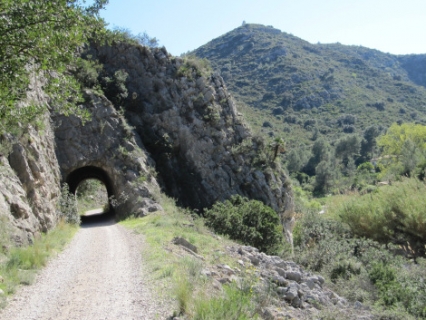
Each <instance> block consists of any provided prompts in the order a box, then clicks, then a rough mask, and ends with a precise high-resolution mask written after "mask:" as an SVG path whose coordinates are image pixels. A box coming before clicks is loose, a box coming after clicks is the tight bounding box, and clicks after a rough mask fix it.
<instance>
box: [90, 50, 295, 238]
mask: <svg viewBox="0 0 426 320" xmlns="http://www.w3.org/2000/svg"><path fill="white" fill-rule="evenodd" d="M92 53H93V55H94V56H96V57H97V58H98V59H99V60H100V61H101V62H102V63H103V64H104V68H105V69H106V70H107V72H108V73H109V74H110V75H111V76H112V75H114V73H115V72H117V71H118V70H121V71H125V72H126V73H127V74H128V75H129V76H128V78H127V82H126V86H127V88H128V90H129V97H128V98H127V100H125V101H124V103H123V105H124V107H125V110H126V112H125V117H126V118H127V119H128V121H129V122H130V123H131V124H132V125H133V126H134V127H135V128H136V131H137V132H138V133H139V135H140V137H141V140H142V142H143V144H144V145H145V147H146V149H147V150H148V152H149V153H150V154H151V155H152V157H153V159H154V160H155V162H156V170H157V172H158V173H159V179H160V181H161V184H162V187H163V188H164V189H165V190H166V192H167V193H168V194H169V195H171V196H172V197H174V198H176V199H178V201H179V202H180V203H181V204H182V205H184V206H188V207H191V208H194V209H202V208H205V207H209V206H211V205H212V204H213V203H214V202H215V201H217V200H225V199H227V198H229V197H230V196H231V195H233V194H240V195H243V196H247V197H249V198H252V199H258V200H261V201H263V202H264V203H265V204H267V205H270V206H271V207H272V208H273V209H275V210H276V211H277V212H279V213H280V215H281V218H282V222H283V224H284V225H285V226H286V228H287V230H289V231H290V233H291V228H292V221H293V220H292V219H293V198H292V193H291V188H290V185H289V180H288V177H287V176H286V175H285V174H284V172H283V171H282V170H281V169H280V167H279V165H278V164H277V163H276V162H274V161H273V160H274V159H272V155H271V153H270V148H269V146H267V145H265V143H264V141H262V139H259V138H256V137H253V136H252V134H251V132H250V131H249V129H248V128H247V126H246V125H245V123H244V122H243V120H242V119H241V116H240V115H239V114H238V113H237V111H236V106H235V103H234V101H233V99H232V97H231V96H230V95H229V93H228V91H227V89H226V86H225V84H224V82H223V80H222V78H221V77H220V76H218V75H215V74H213V75H210V76H202V71H201V70H200V67H199V66H197V62H191V61H188V60H184V59H181V58H176V57H171V56H170V55H169V54H168V53H167V51H166V50H165V49H164V48H161V49H148V48H145V47H142V46H134V45H128V44H117V45H115V46H105V47H94V48H93V52H92ZM109 98H110V99H113V97H109Z"/></svg>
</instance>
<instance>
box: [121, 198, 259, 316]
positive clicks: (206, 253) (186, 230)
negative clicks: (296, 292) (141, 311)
mask: <svg viewBox="0 0 426 320" xmlns="http://www.w3.org/2000/svg"><path fill="white" fill-rule="evenodd" d="M160 197H161V198H160V203H161V205H162V206H163V209H164V212H156V213H153V214H151V215H149V216H146V217H143V218H130V219H128V220H125V221H123V222H121V224H122V225H123V226H125V227H127V228H131V229H133V230H134V231H135V232H137V233H140V234H143V235H144V238H145V241H146V242H147V244H148V246H147V248H145V249H144V251H143V252H142V254H143V257H144V259H145V261H147V264H148V268H150V271H151V275H152V280H153V281H155V283H156V287H157V288H162V289H165V290H162V291H163V292H166V295H168V296H167V297H166V298H168V299H171V300H173V301H174V302H175V312H174V315H175V316H184V317H185V319H241V320H243V319H256V314H255V313H256V310H255V305H254V303H253V299H252V298H253V297H254V295H253V292H252V290H251V291H250V290H244V288H242V286H241V284H239V283H234V282H233V283H231V284H229V285H224V286H223V289H221V288H218V287H216V288H215V287H214V285H213V282H212V279H211V278H209V277H207V276H204V275H203V274H202V270H203V269H204V268H208V266H212V265H218V264H227V265H229V266H231V267H232V268H236V267H237V266H236V265H235V264H236V262H235V261H234V260H233V259H232V258H231V257H230V256H229V255H228V254H227V253H226V252H225V247H226V246H227V245H232V244H234V242H232V241H231V240H229V239H227V238H226V237H218V236H216V235H215V234H213V233H212V232H211V231H210V230H209V229H208V228H207V227H205V226H204V221H203V219H202V218H199V217H198V216H197V215H195V214H194V213H192V212H190V211H189V210H185V209H181V208H178V207H177V206H176V204H175V202H174V201H173V200H172V199H170V198H167V197H166V196H164V195H161V196H160ZM175 237H183V238H185V239H186V240H188V241H189V242H190V243H191V244H193V245H194V246H196V247H197V249H198V250H197V255H196V256H195V255H192V254H190V253H188V252H186V251H184V250H183V249H182V248H180V246H177V245H174V244H173V243H172V241H173V239H174V238H175ZM240 268H241V266H240ZM243 273H244V271H243ZM245 276H247V275H246V274H245V273H244V275H243V277H242V278H245Z"/></svg>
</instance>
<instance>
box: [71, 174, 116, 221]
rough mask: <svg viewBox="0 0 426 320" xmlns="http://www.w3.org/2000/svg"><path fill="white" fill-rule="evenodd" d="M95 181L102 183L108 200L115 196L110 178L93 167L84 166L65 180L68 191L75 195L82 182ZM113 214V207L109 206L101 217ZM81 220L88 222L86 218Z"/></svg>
mask: <svg viewBox="0 0 426 320" xmlns="http://www.w3.org/2000/svg"><path fill="white" fill-rule="evenodd" d="M87 179H96V180H99V181H100V182H102V183H103V184H104V186H105V188H106V190H107V194H108V199H110V198H111V197H112V196H115V195H116V192H115V190H114V186H113V183H112V180H111V178H110V177H109V176H108V174H107V173H106V172H105V171H104V170H103V169H101V168H98V167H95V166H85V167H81V168H78V169H76V170H74V171H72V172H71V173H70V174H69V175H68V176H67V178H66V183H67V184H68V186H69V191H70V193H72V194H76V192H77V188H78V186H79V185H80V183H82V182H83V181H84V180H87ZM114 214H115V212H114V207H113V206H112V205H111V204H110V206H109V210H108V211H107V212H103V213H102V214H101V215H102V216H103V217H104V218H105V217H113V216H114ZM82 220H83V221H84V220H89V219H88V217H84V216H83V217H82Z"/></svg>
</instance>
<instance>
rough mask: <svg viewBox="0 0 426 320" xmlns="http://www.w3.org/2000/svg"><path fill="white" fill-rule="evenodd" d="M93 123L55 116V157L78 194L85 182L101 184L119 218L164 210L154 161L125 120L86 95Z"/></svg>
mask: <svg viewBox="0 0 426 320" xmlns="http://www.w3.org/2000/svg"><path fill="white" fill-rule="evenodd" d="M86 95H87V99H86V100H87V101H88V102H87V103H86V105H85V108H86V109H87V110H88V111H89V112H90V114H91V119H90V121H87V122H85V123H84V124H83V123H82V121H81V119H80V118H78V117H75V116H69V117H67V116H63V115H55V116H53V117H52V118H53V120H54V123H55V137H56V154H57V157H58V161H59V166H60V171H61V176H62V179H63V181H64V182H67V183H68V184H69V187H70V191H71V192H74V191H75V189H76V188H77V186H78V184H79V183H80V182H82V181H83V180H85V179H88V178H95V179H99V180H101V181H102V182H103V183H104V184H105V186H106V189H107V191H108V196H109V197H113V198H114V199H113V202H115V204H113V205H114V206H115V214H116V215H117V216H118V217H119V218H120V217H121V218H123V217H126V216H130V215H135V216H143V215H146V214H148V213H149V212H152V211H157V210H161V206H160V205H158V204H157V203H156V202H155V200H154V196H153V193H155V192H158V191H159V187H158V184H157V182H156V180H155V177H154V174H153V173H154V172H155V170H154V169H153V165H154V163H153V161H152V159H150V157H149V156H148V155H147V154H146V152H145V149H144V147H143V145H142V143H141V141H140V139H139V138H138V136H137V135H135V134H134V132H133V129H132V128H131V127H130V126H129V125H128V124H127V121H126V120H125V119H124V118H123V117H122V116H121V115H120V114H119V113H118V112H117V111H116V110H115V108H114V107H113V105H112V103H111V102H110V101H108V100H107V99H106V98H105V97H104V96H99V95H96V94H93V93H91V92H90V91H88V92H87V93H86Z"/></svg>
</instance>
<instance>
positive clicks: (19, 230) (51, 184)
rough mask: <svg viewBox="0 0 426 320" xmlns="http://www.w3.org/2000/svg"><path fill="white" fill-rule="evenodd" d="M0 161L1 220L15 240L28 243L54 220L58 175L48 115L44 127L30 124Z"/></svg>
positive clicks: (53, 222)
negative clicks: (35, 127) (37, 127)
mask: <svg viewBox="0 0 426 320" xmlns="http://www.w3.org/2000/svg"><path fill="white" fill-rule="evenodd" d="M0 161H1V165H0V219H1V221H0V223H2V224H3V226H6V225H7V228H9V231H10V233H11V235H12V239H13V241H14V242H15V243H16V244H27V243H28V242H31V241H32V239H33V237H34V236H35V235H36V234H38V233H39V232H40V231H43V232H44V231H47V230H48V229H50V228H51V227H52V226H54V225H55V224H56V222H57V202H58V197H59V196H60V175H59V166H58V162H57V160H56V156H55V149H54V136H53V132H52V130H51V128H50V124H49V121H48V119H45V125H44V128H43V130H35V129H34V128H33V127H29V128H28V129H27V130H26V133H25V134H24V135H23V136H22V137H21V139H19V140H18V141H13V147H12V152H11V153H10V155H9V157H5V156H1V157H0Z"/></svg>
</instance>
